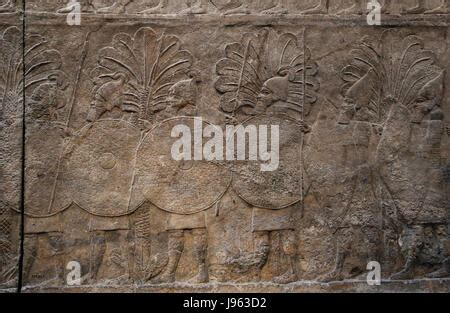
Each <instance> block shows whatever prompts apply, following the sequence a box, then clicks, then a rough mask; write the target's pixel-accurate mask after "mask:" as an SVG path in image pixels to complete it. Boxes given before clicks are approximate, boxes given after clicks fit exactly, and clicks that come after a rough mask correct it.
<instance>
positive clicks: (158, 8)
mask: <svg viewBox="0 0 450 313" xmlns="http://www.w3.org/2000/svg"><path fill="white" fill-rule="evenodd" d="M165 13H167V12H166V6H165V5H161V4H158V5H157V6H156V7H153V8H150V9H147V10H144V11H142V12H141V14H165Z"/></svg>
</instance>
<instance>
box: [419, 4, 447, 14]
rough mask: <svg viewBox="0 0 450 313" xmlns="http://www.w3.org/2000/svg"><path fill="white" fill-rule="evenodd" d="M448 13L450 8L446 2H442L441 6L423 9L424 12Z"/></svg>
mask: <svg viewBox="0 0 450 313" xmlns="http://www.w3.org/2000/svg"><path fill="white" fill-rule="evenodd" d="M447 13H450V8H449V7H448V5H447V4H442V5H441V6H439V7H437V8H435V9H431V10H428V11H425V14H447Z"/></svg>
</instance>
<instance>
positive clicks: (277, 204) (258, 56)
mask: <svg viewBox="0 0 450 313" xmlns="http://www.w3.org/2000/svg"><path fill="white" fill-rule="evenodd" d="M250 37H251V36H250ZM257 38H258V39H259V40H257V39H256V38H247V37H244V40H243V41H242V42H241V43H234V44H230V45H228V46H227V51H228V52H229V53H227V58H224V59H223V60H221V61H219V62H218V63H217V65H216V71H217V73H218V74H219V79H218V81H217V83H216V89H217V90H218V91H219V92H220V93H222V94H223V95H222V111H224V112H225V113H230V114H231V115H232V117H231V120H232V121H234V122H236V123H239V121H240V120H241V119H242V120H244V119H248V116H254V117H253V118H252V119H250V120H249V121H248V123H251V124H252V125H254V124H255V123H261V124H271V123H280V128H282V129H283V130H282V132H285V133H284V134H285V136H286V138H290V139H289V142H290V144H289V145H290V148H287V146H284V145H283V144H280V146H281V147H282V149H281V151H280V153H279V154H280V159H281V161H280V162H281V164H285V165H280V168H279V169H278V170H276V171H274V172H267V173H264V172H261V170H260V168H259V167H254V164H252V163H248V164H242V165H239V164H236V165H235V167H233V169H232V171H233V172H236V173H246V174H245V175H242V177H241V176H240V175H239V174H237V175H236V177H235V180H234V182H233V188H234V190H235V191H236V193H237V194H238V195H239V196H240V197H241V198H242V199H244V200H245V201H246V202H247V203H249V205H250V207H251V208H252V224H251V225H252V233H253V243H254V249H253V251H251V252H250V253H247V252H241V254H240V255H238V256H232V257H230V258H229V261H228V263H229V264H231V265H234V266H235V267H237V269H238V270H239V271H241V272H247V271H249V270H251V269H255V268H256V269H257V270H258V275H259V274H260V272H261V270H262V268H263V267H264V266H265V265H266V263H267V260H268V256H269V252H270V251H271V247H272V248H273V247H274V245H275V242H274V241H273V240H274V238H273V237H274V236H273V235H275V234H280V236H281V242H282V243H281V245H282V247H280V248H281V250H282V251H283V252H284V256H286V257H287V259H288V262H287V263H288V265H287V267H286V268H284V269H283V272H282V273H280V274H279V275H278V276H276V277H275V278H274V281H275V282H278V283H289V282H292V281H295V280H296V279H297V273H296V258H297V239H296V233H295V227H294V224H293V214H294V212H295V210H297V209H298V208H299V206H301V201H302V199H303V195H302V193H303V185H302V184H303V180H302V179H303V175H302V164H301V162H294V163H292V161H291V160H292V159H293V158H294V159H296V160H298V155H299V154H301V153H302V146H303V145H302V142H303V140H304V136H305V134H306V133H308V132H309V127H308V126H306V123H305V122H304V121H303V117H304V116H307V115H308V114H309V111H310V106H311V104H312V103H314V102H315V99H316V98H315V97H314V92H315V91H316V90H317V89H318V86H319V84H318V82H317V80H316V78H315V75H316V73H317V65H316V64H315V63H314V62H312V61H311V60H310V55H309V53H308V51H307V50H306V53H304V51H303V49H301V48H300V44H299V41H298V38H297V37H296V36H295V35H293V34H290V33H287V34H283V35H279V36H274V34H272V33H271V32H269V31H268V32H262V34H259V36H257ZM272 40H273V41H272ZM269 42H274V43H276V46H275V48H274V49H270V51H269V50H267V46H266V45H267V44H268V43H269ZM281 47H283V48H284V49H281ZM231 51H236V53H237V55H239V54H241V53H243V54H244V57H242V59H239V60H235V59H233V54H232V53H230V52H231ZM272 53H273V55H272ZM269 55H272V58H269ZM230 67H231V70H232V71H230ZM234 67H236V69H234ZM305 68H308V70H305ZM239 69H244V72H242V74H241V75H242V76H240V75H231V74H229V73H233V74H234V73H241V70H239ZM252 69H256V71H258V70H260V71H261V72H260V73H259V72H256V73H255V72H254V71H252ZM263 69H268V70H267V71H264V70H263ZM270 70H272V71H273V72H272V74H269V72H270ZM303 71H305V72H306V73H305V75H306V76H307V80H308V86H306V88H305V89H302V86H303V84H304V77H303V76H302V77H300V76H301V75H300V74H299V73H304V72H303ZM230 86H233V87H231V88H230ZM244 89H245V90H246V92H241V90H244ZM305 92H306V94H304V93H305ZM300 94H301V95H304V97H300V96H299V95H300ZM302 100H303V101H302ZM284 114H286V115H288V116H289V117H290V118H289V119H287V120H286V119H282V118H281V117H280V116H284ZM279 119H282V120H281V121H280V120H279ZM244 126H245V125H244ZM244 126H242V127H244ZM289 134H290V135H289ZM286 138H284V139H285V140H288V139H286ZM294 155H295V156H294ZM288 160H290V161H288ZM284 162H288V163H289V165H288V164H287V163H284ZM241 166H242V167H241ZM284 171H285V172H284ZM280 176H282V177H283V180H284V182H283V183H279V184H277V187H276V188H275V189H274V188H273V183H272V182H273V181H277V182H279V180H280ZM293 176H295V178H294V177H293ZM246 177H253V178H254V179H252V180H251V181H249V180H248V179H246ZM298 177H302V178H301V179H297V178H298ZM255 190H260V192H258V194H255V192H254V191H255ZM286 190H290V192H289V194H290V196H289V197H288V198H286V199H283V200H281V199H280V196H279V195H280V193H284V194H285V195H286ZM271 237H272V238H271ZM256 278H257V279H259V276H258V277H256Z"/></svg>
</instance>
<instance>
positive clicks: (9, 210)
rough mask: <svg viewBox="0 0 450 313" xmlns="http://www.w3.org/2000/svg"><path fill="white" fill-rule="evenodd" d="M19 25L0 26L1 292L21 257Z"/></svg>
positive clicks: (10, 21) (14, 281)
mask: <svg viewBox="0 0 450 313" xmlns="http://www.w3.org/2000/svg"><path fill="white" fill-rule="evenodd" d="M22 42H23V38H22V26H21V24H20V21H19V18H18V17H17V16H15V15H12V16H10V17H5V16H4V17H2V21H1V23H0V55H1V62H0V64H1V65H0V95H1V98H0V101H1V102H0V103H1V107H0V125H1V134H0V136H1V142H2V144H1V147H0V159H1V166H0V177H1V178H0V289H2V290H10V291H15V290H16V289H17V287H18V275H19V271H18V267H19V258H20V225H21V224H20V223H21V221H20V212H21V206H22V203H21V191H20V190H21V188H22V175H21V168H22V165H21V162H22V130H23V127H22V111H23V92H22V91H23V87H24V86H23V66H24V65H23V62H22V50H23V49H22Z"/></svg>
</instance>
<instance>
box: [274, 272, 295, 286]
mask: <svg viewBox="0 0 450 313" xmlns="http://www.w3.org/2000/svg"><path fill="white" fill-rule="evenodd" d="M295 281H297V275H295V274H294V273H293V272H292V271H288V272H286V273H284V274H283V275H281V276H278V277H275V278H274V279H273V282H274V283H276V284H280V285H285V284H289V283H293V282H295Z"/></svg>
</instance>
